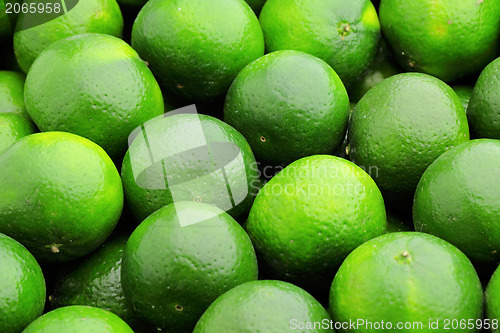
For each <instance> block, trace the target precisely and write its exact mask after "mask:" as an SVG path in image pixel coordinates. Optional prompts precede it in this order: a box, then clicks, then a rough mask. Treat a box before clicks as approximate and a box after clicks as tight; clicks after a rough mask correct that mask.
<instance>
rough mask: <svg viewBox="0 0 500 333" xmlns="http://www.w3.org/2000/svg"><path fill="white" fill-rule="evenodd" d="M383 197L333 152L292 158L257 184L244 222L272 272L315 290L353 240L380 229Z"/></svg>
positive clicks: (352, 245)
mask: <svg viewBox="0 0 500 333" xmlns="http://www.w3.org/2000/svg"><path fill="white" fill-rule="evenodd" d="M385 228H386V216H385V208H384V201H383V199H382V195H381V194H380V191H379V189H378V188H377V186H376V185H375V182H374V181H373V180H372V179H371V178H370V176H368V174H367V173H366V172H364V171H363V170H362V169H361V168H359V167H357V166H356V165H354V164H353V163H351V162H349V161H347V160H345V159H342V158H339V157H334V156H327V155H316V156H310V157H304V158H302V159H300V160H298V161H295V162H293V163H292V164H290V165H289V166H288V167H286V168H285V169H283V170H282V171H281V172H280V173H278V174H277V175H276V176H274V177H273V178H272V179H271V180H270V181H269V182H268V183H266V185H264V187H263V188H262V189H261V191H260V192H259V194H257V197H256V199H255V202H254V204H253V206H252V209H251V210H250V215H249V217H248V221H247V222H246V223H245V229H246V230H247V232H248V234H249V235H250V238H251V239H252V241H253V243H254V246H255V248H256V251H257V254H258V255H259V256H260V258H261V259H262V262H263V263H264V264H265V265H267V266H269V269H270V270H271V273H272V276H276V277H277V278H279V279H283V280H286V281H290V282H292V283H294V284H296V285H298V286H299V287H303V288H304V289H306V290H308V291H310V292H313V293H316V292H320V291H323V290H328V287H329V286H330V283H331V279H332V277H333V274H334V272H335V270H336V269H337V268H338V266H339V265H340V264H341V263H342V261H343V260H344V258H345V257H346V256H347V255H348V254H349V252H351V251H352V250H354V249H355V248H356V247H357V246H358V245H360V244H362V243H364V242H366V241H367V240H369V239H371V238H374V237H377V236H379V235H381V234H383V233H384V232H385Z"/></svg>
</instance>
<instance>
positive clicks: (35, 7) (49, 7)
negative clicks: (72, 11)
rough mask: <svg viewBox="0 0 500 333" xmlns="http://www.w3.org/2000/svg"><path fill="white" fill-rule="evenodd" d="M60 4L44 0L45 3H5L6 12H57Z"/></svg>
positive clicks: (59, 10)
mask: <svg viewBox="0 0 500 333" xmlns="http://www.w3.org/2000/svg"><path fill="white" fill-rule="evenodd" d="M62 10H63V9H62V6H61V4H60V3H59V2H45V3H30V4H28V3H23V4H20V3H9V2H7V3H6V4H5V13H6V14H20V13H23V14H28V13H30V14H37V13H38V14H52V13H56V14H59V13H61V11H62Z"/></svg>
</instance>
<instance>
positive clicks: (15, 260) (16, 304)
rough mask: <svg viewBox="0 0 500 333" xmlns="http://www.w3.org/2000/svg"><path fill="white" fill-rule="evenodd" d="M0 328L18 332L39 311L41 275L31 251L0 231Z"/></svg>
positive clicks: (42, 294) (42, 297)
mask: <svg viewBox="0 0 500 333" xmlns="http://www.w3.org/2000/svg"><path fill="white" fill-rule="evenodd" d="M0 267H1V269H0V331H1V332H2V333H19V332H20V331H22V330H23V329H24V328H25V327H26V326H28V324H29V323H31V322H32V321H33V320H35V319H36V318H37V317H38V316H40V315H42V313H43V308H44V305H45V279H44V277H43V273H42V269H41V268H40V266H39V265H38V263H37V262H36V260H35V258H34V257H33V255H32V254H31V253H29V252H28V250H26V248H25V247H24V246H22V245H21V244H20V243H18V242H16V241H15V240H14V239H12V238H10V237H8V236H6V235H4V234H0Z"/></svg>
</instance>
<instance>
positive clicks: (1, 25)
mask: <svg viewBox="0 0 500 333" xmlns="http://www.w3.org/2000/svg"><path fill="white" fill-rule="evenodd" d="M18 2H20V0H0V42H1V41H2V40H6V39H8V38H10V39H12V32H13V31H12V24H13V23H15V19H16V17H17V15H16V14H15V13H14V11H13V5H14V4H15V3H18ZM7 11H8V12H7Z"/></svg>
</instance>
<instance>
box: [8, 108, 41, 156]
mask: <svg viewBox="0 0 500 333" xmlns="http://www.w3.org/2000/svg"><path fill="white" fill-rule="evenodd" d="M35 131H36V127H35V125H34V124H33V122H32V121H31V120H30V119H29V118H28V117H26V116H24V115H21V114H14V113H0V153H2V152H3V151H4V150H5V149H7V148H9V147H10V146H11V145H12V144H13V143H14V142H16V141H17V140H19V139H20V138H22V137H25V136H27V135H30V134H33V133H35Z"/></svg>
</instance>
